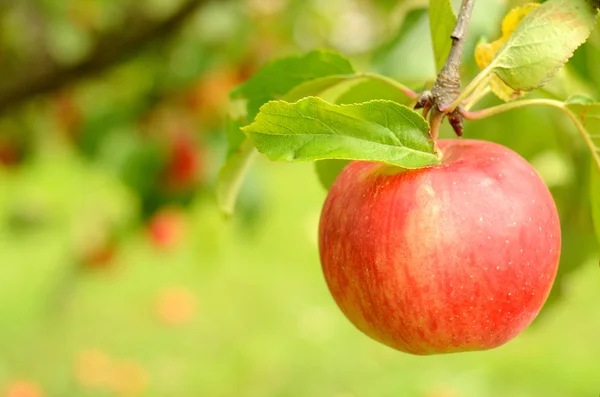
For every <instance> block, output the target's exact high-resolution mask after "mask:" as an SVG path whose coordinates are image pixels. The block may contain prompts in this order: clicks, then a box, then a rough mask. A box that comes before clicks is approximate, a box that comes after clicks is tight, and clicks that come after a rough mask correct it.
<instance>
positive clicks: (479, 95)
mask: <svg viewBox="0 0 600 397" xmlns="http://www.w3.org/2000/svg"><path fill="white" fill-rule="evenodd" d="M489 82H490V76H488V77H487V78H485V79H484V80H483V81H482V82H481V83H480V84H479V85H478V86H477V88H475V90H474V91H473V93H472V94H471V95H470V96H469V97H468V98H467V99H465V100H464V101H463V106H464V107H465V109H466V110H471V109H472V108H473V106H475V105H476V104H477V103H478V102H479V101H480V100H482V99H483V98H484V97H485V96H486V95H487V94H489V93H490V92H491V91H492V88H491V87H490V86H489Z"/></svg>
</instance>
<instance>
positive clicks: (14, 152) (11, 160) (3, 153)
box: [0, 142, 23, 167]
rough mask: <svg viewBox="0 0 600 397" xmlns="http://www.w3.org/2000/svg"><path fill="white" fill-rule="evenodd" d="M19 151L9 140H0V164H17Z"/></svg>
mask: <svg viewBox="0 0 600 397" xmlns="http://www.w3.org/2000/svg"><path fill="white" fill-rule="evenodd" d="M22 157H23V156H22V153H21V151H20V150H19V149H18V148H17V147H16V146H15V145H14V144H11V143H9V142H0V166H6V167H9V166H13V165H17V164H18V163H19V162H20V161H21V159H22Z"/></svg>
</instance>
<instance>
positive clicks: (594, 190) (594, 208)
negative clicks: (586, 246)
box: [591, 166, 600, 242]
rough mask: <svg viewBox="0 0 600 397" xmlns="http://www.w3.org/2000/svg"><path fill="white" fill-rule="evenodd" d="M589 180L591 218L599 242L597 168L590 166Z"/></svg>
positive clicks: (599, 180)
mask: <svg viewBox="0 0 600 397" xmlns="http://www.w3.org/2000/svg"><path fill="white" fill-rule="evenodd" d="M591 179H592V180H591V198H592V218H593V220H594V229H595V230H596V237H597V238H598V241H599V242H600V170H599V169H598V167H595V166H592V178H591Z"/></svg>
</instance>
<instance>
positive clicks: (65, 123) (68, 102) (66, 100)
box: [53, 92, 83, 139]
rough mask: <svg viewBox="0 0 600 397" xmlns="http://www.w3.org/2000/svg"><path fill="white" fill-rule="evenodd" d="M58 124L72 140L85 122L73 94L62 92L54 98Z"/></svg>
mask: <svg viewBox="0 0 600 397" xmlns="http://www.w3.org/2000/svg"><path fill="white" fill-rule="evenodd" d="M53 105H54V111H55V117H56V122H57V124H58V126H59V127H60V129H61V132H63V133H65V134H66V135H67V136H68V137H70V138H71V139H73V138H75V135H76V133H77V131H78V130H79V128H80V127H81V124H82V122H83V116H82V112H81V109H80V108H79V106H78V105H77V104H76V102H75V100H74V98H73V94H71V93H69V92H61V93H59V94H58V95H56V96H55V97H54V98H53Z"/></svg>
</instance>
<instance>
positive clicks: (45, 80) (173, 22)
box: [0, 0, 208, 113]
mask: <svg viewBox="0 0 600 397" xmlns="http://www.w3.org/2000/svg"><path fill="white" fill-rule="evenodd" d="M207 1H208V0H188V1H187V2H186V3H184V4H183V5H182V6H181V7H180V8H179V9H178V10H177V11H176V12H175V13H173V14H172V15H171V16H170V17H168V18H166V19H164V20H162V21H152V20H148V19H145V18H143V19H140V20H137V21H134V26H132V25H131V23H132V21H131V18H126V19H125V23H124V24H123V25H126V26H120V27H119V28H118V29H115V30H113V31H111V32H108V33H106V34H104V35H102V36H101V37H100V38H99V39H98V41H97V44H96V46H95V47H94V49H93V50H92V51H91V54H90V56H89V57H88V58H86V59H85V60H83V61H81V62H80V63H78V64H75V65H70V66H60V65H48V67H47V68H46V70H45V71H44V72H41V73H35V72H33V71H32V70H28V71H26V72H24V73H22V74H21V78H17V79H16V80H15V81H14V82H13V83H10V84H9V85H7V86H5V87H3V88H2V89H1V90H0V113H3V112H5V111H6V110H7V108H9V107H12V106H16V105H18V104H20V103H22V102H24V101H26V100H28V99H30V98H32V97H34V96H37V95H42V94H47V93H49V92H52V91H54V90H56V89H59V88H61V87H63V86H65V85H67V84H70V83H73V82H75V81H77V80H80V79H83V78H85V77H89V76H91V75H94V74H98V73H101V72H103V71H104V70H106V69H108V68H110V67H111V66H113V65H115V64H117V63H119V62H122V61H124V60H126V59H127V58H129V57H131V56H132V55H134V54H135V53H137V52H138V51H140V50H141V49H142V48H144V47H145V46H146V45H147V44H149V43H151V42H153V41H155V40H158V39H161V38H164V37H166V36H168V35H170V34H171V33H172V32H173V31H175V30H177V28H178V27H179V26H181V24H182V23H183V22H184V21H185V20H186V19H187V17H189V16H190V15H191V14H192V13H193V12H194V11H195V10H196V9H198V7H199V6H200V5H202V4H204V3H206V2H207ZM35 70H37V67H36V69H35Z"/></svg>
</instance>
